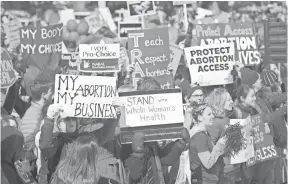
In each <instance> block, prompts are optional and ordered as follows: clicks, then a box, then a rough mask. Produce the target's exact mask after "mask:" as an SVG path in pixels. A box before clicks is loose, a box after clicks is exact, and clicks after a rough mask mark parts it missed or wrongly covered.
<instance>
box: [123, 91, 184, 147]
mask: <svg viewBox="0 0 288 184" xmlns="http://www.w3.org/2000/svg"><path fill="white" fill-rule="evenodd" d="M119 98H120V100H121V101H122V102H123V103H124V106H125V115H124V116H125V121H124V122H125V123H124V124H122V125H120V128H121V132H122V130H123V132H124V136H128V135H130V134H131V132H134V131H142V132H144V134H145V138H147V139H145V141H152V140H159V139H163V136H164V137H166V138H165V139H175V138H179V135H180V134H179V133H180V132H181V130H180V129H177V127H178V128H180V127H182V126H183V122H184V115H183V103H182V92H181V89H164V90H152V91H135V92H123V93H119ZM172 127H174V129H173V130H172V129H171V130H169V129H170V128H172ZM165 130H166V131H165ZM171 131H172V132H171ZM129 132H130V133H129ZM161 135H162V136H161ZM167 136H168V137H167ZM123 139H125V140H126V138H123ZM126 141H127V140H126ZM124 142H125V141H124Z"/></svg>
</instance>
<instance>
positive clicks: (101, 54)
mask: <svg viewBox="0 0 288 184" xmlns="http://www.w3.org/2000/svg"><path fill="white" fill-rule="evenodd" d="M119 56H120V45H119V44H80V46H79V57H80V59H118V58H119Z"/></svg>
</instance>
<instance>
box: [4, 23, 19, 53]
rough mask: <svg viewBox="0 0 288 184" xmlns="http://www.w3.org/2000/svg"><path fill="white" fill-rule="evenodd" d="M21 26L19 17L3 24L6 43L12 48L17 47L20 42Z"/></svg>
mask: <svg viewBox="0 0 288 184" xmlns="http://www.w3.org/2000/svg"><path fill="white" fill-rule="evenodd" d="M21 27H22V25H21V22H20V21H19V20H18V19H14V20H10V21H9V22H7V23H5V24H3V30H4V32H5V44H7V45H9V47H10V48H16V47H17V46H18V45H19V44H20V34H19V32H20V31H19V30H20V28H21Z"/></svg>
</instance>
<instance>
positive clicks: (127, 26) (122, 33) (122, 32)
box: [118, 22, 142, 38]
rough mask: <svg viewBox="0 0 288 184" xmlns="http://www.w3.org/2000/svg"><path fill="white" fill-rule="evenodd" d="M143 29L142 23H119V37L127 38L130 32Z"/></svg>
mask: <svg viewBox="0 0 288 184" xmlns="http://www.w3.org/2000/svg"><path fill="white" fill-rule="evenodd" d="M141 29H142V23H128V22H119V23H118V37H119V38H127V37H128V31H131V30H141Z"/></svg>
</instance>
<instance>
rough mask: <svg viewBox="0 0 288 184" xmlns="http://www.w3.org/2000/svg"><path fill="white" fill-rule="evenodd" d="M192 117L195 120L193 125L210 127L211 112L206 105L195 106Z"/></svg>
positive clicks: (211, 121)
mask: <svg viewBox="0 0 288 184" xmlns="http://www.w3.org/2000/svg"><path fill="white" fill-rule="evenodd" d="M192 116H193V118H194V120H195V124H201V125H204V127H207V126H211V125H212V124H213V120H214V115H213V111H212V108H211V107H210V106H209V105H207V104H198V105H195V107H193V111H192Z"/></svg>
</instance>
